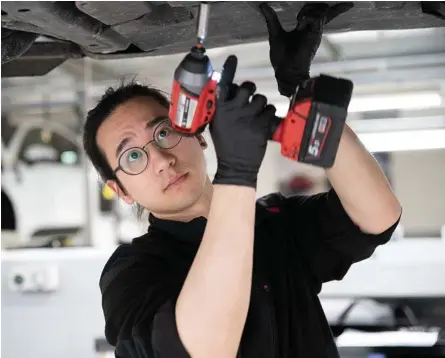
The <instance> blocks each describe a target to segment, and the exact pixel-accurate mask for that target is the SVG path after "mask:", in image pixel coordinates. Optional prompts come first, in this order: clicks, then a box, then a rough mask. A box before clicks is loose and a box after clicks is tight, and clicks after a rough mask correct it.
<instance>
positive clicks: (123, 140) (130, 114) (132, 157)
mask: <svg viewBox="0 0 445 358" xmlns="http://www.w3.org/2000/svg"><path fill="white" fill-rule="evenodd" d="M167 116H168V109H166V108H164V107H163V106H161V105H160V104H159V103H157V102H156V101H155V100H153V99H150V98H147V97H139V98H135V99H133V100H130V101H128V102H126V103H124V104H122V105H120V106H119V107H117V108H116V110H115V111H114V112H113V113H112V114H111V115H110V116H109V117H108V118H107V119H106V120H105V121H104V122H103V123H102V125H101V126H100V128H99V130H98V132H97V137H96V139H97V143H98V145H99V148H100V149H101V150H102V151H103V153H104V154H105V156H106V158H107V160H108V162H109V164H110V165H111V168H112V169H113V170H114V169H116V168H118V167H119V166H120V169H119V170H117V171H116V176H117V178H118V179H119V181H120V183H121V184H122V186H123V188H124V189H125V192H123V191H122V190H121V189H122V188H119V186H118V185H117V184H116V182H114V181H109V182H108V185H109V186H110V187H112V188H113V189H114V190H115V191H117V193H118V194H119V196H120V197H121V198H122V199H124V200H125V202H126V203H128V204H132V203H133V202H137V203H139V204H140V205H142V206H143V207H144V208H146V209H147V210H149V211H151V212H153V213H154V214H158V215H167V216H168V215H174V214H176V213H179V212H181V211H184V210H187V209H188V208H190V207H191V206H193V205H194V204H195V203H197V202H198V200H199V199H200V197H201V196H202V194H203V190H204V187H205V184H206V180H207V173H206V168H205V160H204V154H203V150H202V145H201V144H200V142H199V141H198V139H197V138H195V137H180V136H178V135H177V134H173V132H172V131H171V127H170V126H169V121H168V120H166V121H165V120H164V121H159V118H167ZM171 136H177V137H176V138H178V139H179V141H178V140H173V141H170V138H172V137H171ZM153 140H155V141H156V143H158V145H156V144H155V142H154V141H153ZM150 141H152V142H151V143H149V142H150ZM147 143H149V144H147ZM164 144H169V145H164ZM159 145H160V146H164V147H166V148H170V147H172V146H173V148H170V149H164V148H160V147H159ZM138 148H139V149H138ZM141 149H145V152H146V153H147V154H148V155H147V158H148V161H147V162H146V163H147V165H146V167H145V159H146V158H145V153H143V151H142V150H141ZM137 172H140V174H137V175H131V173H133V174H134V173H137Z"/></svg>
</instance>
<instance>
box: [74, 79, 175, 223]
mask: <svg viewBox="0 0 445 358" xmlns="http://www.w3.org/2000/svg"><path fill="white" fill-rule="evenodd" d="M137 97H148V98H151V99H154V100H155V101H157V102H158V103H159V104H160V105H161V106H163V107H165V108H169V104H170V103H169V100H168V98H167V96H166V95H165V94H164V92H162V91H161V90H159V89H157V88H154V87H150V86H147V85H142V84H140V83H137V82H136V81H135V79H132V80H131V81H130V82H128V83H125V82H124V81H122V83H121V84H120V86H118V87H117V88H113V87H109V88H108V89H107V90H106V92H105V93H104V95H103V96H102V97H101V99H100V100H99V102H98V103H97V104H96V106H95V107H94V108H93V109H92V110H90V111H89V112H88V114H87V118H86V121H85V125H84V129H83V147H84V150H85V152H86V154H87V156H88V158H89V159H90V160H91V163H92V164H93V166H94V168H95V169H96V170H97V172H98V173H99V175H100V177H101V178H102V180H103V181H104V182H105V181H107V180H110V179H113V180H116V182H117V184H118V185H119V186H120V187H121V189H122V190H124V191H125V188H124V187H123V186H122V185H121V184H120V183H119V181H118V180H117V178H116V177H115V175H114V174H113V169H112V168H111V166H110V164H109V163H108V161H107V159H106V158H105V155H104V153H103V152H102V151H101V150H100V149H99V146H98V145H97V140H96V136H97V131H98V130H99V127H100V126H101V124H102V123H103V122H104V121H105V120H106V119H107V118H108V117H109V116H110V115H111V114H112V113H113V111H115V110H116V108H117V107H119V106H120V105H122V104H124V103H126V102H128V101H130V100H132V99H134V98H137ZM142 211H143V208H141V207H139V206H138V216H139V217H140V216H141V214H142Z"/></svg>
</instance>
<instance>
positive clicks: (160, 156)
mask: <svg viewBox="0 0 445 358" xmlns="http://www.w3.org/2000/svg"><path fill="white" fill-rule="evenodd" d="M147 149H148V148H147ZM148 151H149V153H148V156H149V166H150V167H151V168H152V169H153V170H154V172H155V173H156V174H160V173H162V172H164V171H166V170H168V168H170V167H172V166H173V165H175V162H176V158H175V156H174V155H173V154H172V153H171V152H170V151H169V150H163V149H160V148H158V147H156V146H155V145H153V146H150V148H149V149H148Z"/></svg>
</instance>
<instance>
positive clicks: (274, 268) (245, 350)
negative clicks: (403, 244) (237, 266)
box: [100, 190, 398, 358]
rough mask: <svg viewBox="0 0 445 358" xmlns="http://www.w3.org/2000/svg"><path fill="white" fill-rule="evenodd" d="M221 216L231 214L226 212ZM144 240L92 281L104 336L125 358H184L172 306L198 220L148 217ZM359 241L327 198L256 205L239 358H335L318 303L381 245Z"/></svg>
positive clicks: (336, 203)
mask: <svg viewBox="0 0 445 358" xmlns="http://www.w3.org/2000/svg"><path fill="white" fill-rule="evenodd" d="M228 210H230V208H228ZM150 223H151V225H150V227H149V229H148V232H147V234H145V235H143V236H141V237H139V238H136V239H134V240H133V241H132V243H131V244H124V245H121V246H120V247H119V248H118V249H117V250H116V251H115V252H114V253H113V255H112V256H111V258H110V259H109V261H108V262H107V264H106V265H105V268H104V270H103V273H102V276H101V279H100V288H101V291H102V306H103V311H104V315H105V322H106V327H105V336H106V338H107V340H108V342H109V343H110V344H112V345H113V346H116V351H115V353H116V356H117V357H125V358H139V357H141V358H142V357H144V358H145V357H160V358H170V357H172V358H173V357H174V358H182V357H189V355H188V354H187V351H186V350H185V348H184V346H183V344H182V342H181V340H180V338H179V335H178V332H177V328H176V323H175V311H174V306H175V302H176V299H177V297H178V295H179V293H180V290H181V287H182V284H183V282H184V280H185V278H186V276H187V273H188V270H189V268H190V266H191V264H192V261H193V259H194V257H195V254H196V252H197V250H198V247H199V245H200V241H201V238H202V236H203V233H204V229H205V226H206V219H205V218H203V217H200V218H196V219H194V220H192V221H191V222H188V223H183V222H177V221H168V220H160V219H157V218H155V217H154V216H150ZM397 223H398V222H396V223H395V224H394V225H393V226H391V227H390V228H388V230H386V231H385V232H383V233H381V234H379V235H371V234H366V233H363V232H362V231H361V230H360V229H359V228H358V227H357V226H356V225H355V224H354V223H353V222H352V221H351V219H350V218H349V216H348V215H347V213H346V212H345V210H344V209H343V207H342V205H341V202H340V200H339V198H338V196H337V194H336V193H335V191H333V190H330V191H329V192H327V193H322V194H318V195H313V196H293V197H288V198H285V197H283V196H282V195H280V194H271V195H269V196H267V197H264V198H261V199H259V200H258V201H257V207H256V222H255V244H254V264H253V282H252V292H251V299H250V305H249V312H248V315H247V320H246V324H245V327H244V331H243V336H242V339H241V344H240V347H239V352H238V357H242V358H263V357H264V358H274V357H280V358H284V357H286V358H290V357H292V358H293V357H295V358H297V357H298V358H300V357H320V358H325V357H326V358H331V357H338V352H337V349H336V347H335V344H334V340H333V337H332V334H331V331H330V328H329V325H328V322H327V320H326V317H325V315H324V312H323V310H322V307H321V304H320V301H319V298H318V294H319V292H320V290H321V287H322V284H323V283H324V282H328V281H332V280H341V279H342V278H343V277H344V275H345V274H346V273H347V271H348V270H349V268H350V267H351V265H352V264H353V263H355V262H358V261H361V260H363V259H366V258H368V257H370V256H371V255H372V253H373V252H374V250H375V248H376V247H377V246H378V245H381V244H384V243H386V242H388V240H389V239H390V237H391V235H392V233H393V231H394V230H395V228H396V226H397Z"/></svg>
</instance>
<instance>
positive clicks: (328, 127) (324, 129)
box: [273, 75, 353, 168]
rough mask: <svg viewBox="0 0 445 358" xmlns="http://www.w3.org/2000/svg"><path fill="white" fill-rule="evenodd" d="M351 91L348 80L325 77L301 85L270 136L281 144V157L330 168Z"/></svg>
mask: <svg viewBox="0 0 445 358" xmlns="http://www.w3.org/2000/svg"><path fill="white" fill-rule="evenodd" d="M352 89H353V84H352V82H351V81H349V80H347V79H341V78H335V77H331V76H327V75H320V76H319V77H315V78H310V79H309V80H307V81H305V82H304V83H303V84H301V85H300V86H299V88H298V89H297V91H296V93H295V94H294V95H293V96H292V98H291V103H290V106H289V111H288V113H287V115H286V117H285V118H284V120H283V121H282V122H281V123H280V125H279V126H278V128H277V130H276V131H275V132H274V135H273V140H274V141H277V142H280V143H281V154H282V155H283V156H285V157H288V158H290V159H292V160H296V161H299V162H302V163H307V164H311V165H315V166H319V167H323V168H330V167H332V166H333V164H334V161H335V157H336V154H337V150H338V146H339V144H340V138H341V135H342V133H343V127H344V124H345V121H346V116H347V113H348V106H349V102H350V100H351V96H352Z"/></svg>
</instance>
